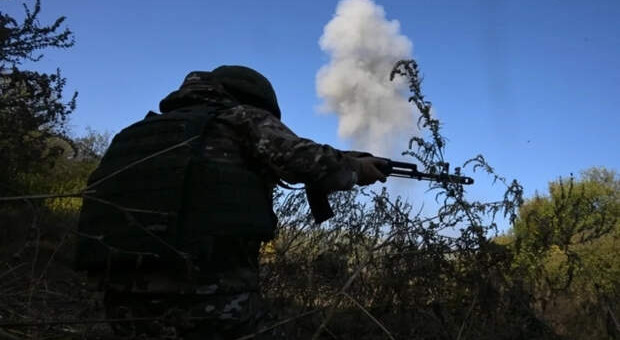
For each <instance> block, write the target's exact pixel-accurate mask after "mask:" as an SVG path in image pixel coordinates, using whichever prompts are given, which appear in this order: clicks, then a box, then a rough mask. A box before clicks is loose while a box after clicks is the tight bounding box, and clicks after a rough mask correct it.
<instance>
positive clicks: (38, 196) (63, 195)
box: [0, 190, 96, 202]
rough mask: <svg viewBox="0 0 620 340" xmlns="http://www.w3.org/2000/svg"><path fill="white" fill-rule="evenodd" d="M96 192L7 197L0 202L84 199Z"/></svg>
mask: <svg viewBox="0 0 620 340" xmlns="http://www.w3.org/2000/svg"><path fill="white" fill-rule="evenodd" d="M95 192H96V191H95V190H85V191H80V192H74V193H69V194H37V195H22V196H7V197H0V202H2V201H23V200H37V199H48V198H65V197H82V196H83V195H84V194H92V193H95Z"/></svg>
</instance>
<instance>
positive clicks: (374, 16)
mask: <svg viewBox="0 0 620 340" xmlns="http://www.w3.org/2000/svg"><path fill="white" fill-rule="evenodd" d="M319 45H320V47H321V49H322V50H323V51H325V52H326V53H327V54H328V55H329V56H330V62H329V64H327V65H325V66H323V67H322V68H321V69H320V70H319V72H318V73H317V76H316V87H317V93H318V95H319V97H321V98H322V99H323V101H324V103H323V107H322V108H321V110H322V111H324V112H333V113H335V114H337V115H338V116H339V126H338V134H339V136H340V137H342V138H345V139H348V140H350V141H351V142H352V146H353V147H354V148H356V149H360V150H366V151H370V152H372V153H375V154H381V155H387V154H393V153H394V152H393V151H395V148H397V147H401V148H400V149H399V151H400V150H402V149H404V146H405V145H406V144H405V143H407V141H408V138H407V139H402V137H411V135H412V134H414V133H415V132H416V131H415V130H414V129H415V124H414V123H413V119H414V117H413V110H414V107H413V106H412V105H411V104H409V103H408V102H407V97H406V91H405V90H406V87H405V84H404V83H403V82H402V81H400V82H397V81H390V79H389V75H390V71H391V70H392V67H393V66H394V64H395V63H396V61H398V60H401V59H411V54H412V43H411V41H410V40H409V39H407V37H405V36H404V35H402V34H400V24H399V22H398V21H397V20H392V21H388V20H387V19H386V18H385V11H384V10H383V7H381V6H378V5H376V4H375V3H373V2H372V1H371V0H342V1H340V3H339V4H338V7H337V9H336V14H335V16H334V17H333V19H332V20H331V21H330V22H329V23H327V25H326V26H325V28H324V30H323V35H322V36H321V38H320V41H319ZM398 142H400V143H398Z"/></svg>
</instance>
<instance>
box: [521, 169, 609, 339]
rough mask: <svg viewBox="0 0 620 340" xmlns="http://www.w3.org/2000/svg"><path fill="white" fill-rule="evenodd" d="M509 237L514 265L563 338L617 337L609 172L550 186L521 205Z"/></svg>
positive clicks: (599, 171)
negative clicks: (568, 335)
mask: <svg viewBox="0 0 620 340" xmlns="http://www.w3.org/2000/svg"><path fill="white" fill-rule="evenodd" d="M513 233H514V236H513V244H512V246H513V247H514V252H515V263H514V266H515V268H516V269H517V270H518V271H519V272H521V273H522V275H523V277H524V278H526V279H527V284H528V285H530V287H531V290H532V292H533V294H534V296H535V299H536V300H537V302H538V306H539V311H540V313H541V314H543V315H544V316H545V317H546V318H547V319H548V320H550V322H551V323H552V324H554V326H555V327H556V328H557V329H558V330H560V331H562V333H565V334H573V336H574V335H575V334H580V335H582V336H581V338H584V339H586V338H590V336H594V335H595V334H596V335H598V336H599V337H605V336H614V335H615V336H618V335H620V334H619V333H620V329H618V324H617V323H616V322H617V320H618V310H617V309H616V307H615V305H614V302H615V301H619V300H620V257H619V256H618V254H620V244H619V243H618V239H619V238H620V177H619V176H618V175H617V174H616V173H615V172H614V171H610V170H607V169H604V168H592V169H589V170H587V171H584V172H583V174H582V175H581V178H579V179H575V178H573V177H570V178H569V180H568V181H565V180H563V179H559V180H557V181H553V182H551V183H550V184H549V193H548V195H545V196H540V195H537V196H536V197H534V198H533V199H531V200H528V201H527V202H526V203H525V204H524V205H523V206H522V207H521V209H520V212H519V218H518V219H517V221H516V223H515V225H514V231H513ZM586 311H587V312H586ZM614 318H615V320H614ZM576 320H579V322H577V321H576ZM607 326H609V327H607ZM596 337H597V336H594V338H596ZM574 338H578V337H577V336H574Z"/></svg>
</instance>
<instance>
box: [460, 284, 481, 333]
mask: <svg viewBox="0 0 620 340" xmlns="http://www.w3.org/2000/svg"><path fill="white" fill-rule="evenodd" d="M477 300H478V295H477V294H476V295H475V296H474V299H473V300H472V301H471V306H469V310H468V311H467V315H466V316H465V319H464V320H463V323H462V324H461V328H460V329H459V334H458V335H457V337H456V340H460V339H461V335H463V330H465V324H466V323H467V319H469V316H470V315H471V312H472V311H473V310H474V306H476V301H477Z"/></svg>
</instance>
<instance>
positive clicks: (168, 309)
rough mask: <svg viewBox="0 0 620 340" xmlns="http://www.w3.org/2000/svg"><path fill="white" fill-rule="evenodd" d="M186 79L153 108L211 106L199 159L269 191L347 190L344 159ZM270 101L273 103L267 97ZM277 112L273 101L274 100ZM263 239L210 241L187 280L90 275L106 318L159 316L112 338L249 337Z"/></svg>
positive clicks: (161, 275) (197, 77) (257, 318)
mask: <svg viewBox="0 0 620 340" xmlns="http://www.w3.org/2000/svg"><path fill="white" fill-rule="evenodd" d="M204 74H205V73H200V72H199V73H190V75H188V77H186V80H185V82H184V84H183V85H182V87H181V88H180V89H179V90H177V91H174V92H173V93H171V94H170V95H168V96H167V97H166V98H165V99H164V100H162V102H161V103H160V110H161V111H162V112H163V113H166V112H170V111H173V110H176V109H179V108H183V107H187V106H192V105H199V104H218V105H223V106H225V109H220V110H217V111H216V112H214V113H211V114H213V115H214V116H213V118H212V119H211V121H210V122H209V124H208V125H207V128H206V131H205V136H206V138H205V140H204V147H203V151H204V157H205V158H206V159H209V160H212V161H216V162H218V163H221V164H235V165H237V166H242V167H244V168H247V169H250V170H251V171H253V172H255V173H257V174H259V176H260V177H261V178H263V179H265V180H266V181H267V183H269V186H270V188H271V189H273V188H274V187H275V185H276V184H277V183H278V181H280V180H284V181H286V182H289V183H306V184H311V183H312V184H316V185H320V184H321V182H325V181H329V182H330V186H332V187H336V188H338V189H341V190H346V189H350V188H351V187H352V186H353V185H354V184H355V180H356V177H355V172H354V169H353V165H352V164H351V163H350V159H349V158H348V157H347V156H346V155H345V153H343V152H341V151H339V150H336V149H334V148H332V147H330V146H328V145H321V144H317V143H315V142H313V141H311V140H308V139H304V138H300V137H298V136H297V135H295V134H294V133H293V132H292V131H291V130H290V129H289V128H288V127H287V126H286V125H284V124H283V123H282V122H281V121H280V119H279V109H277V114H274V112H273V111H274V110H271V111H267V110H265V109H262V108H259V107H256V106H252V105H241V104H238V102H237V101H236V100H235V99H234V98H233V97H232V96H230V95H229V94H228V93H229V92H227V91H226V90H225V89H223V88H222V86H221V85H220V84H216V83H212V82H210V81H207V80H205V79H202V78H201V75H204ZM274 100H275V97H274ZM276 107H277V102H276ZM261 241H265V240H264V239H256V238H254V239H252V238H240V237H226V236H213V237H209V238H207V239H206V240H203V243H202V244H204V245H205V246H204V251H202V250H201V251H200V252H201V253H200V254H196V253H195V254H192V255H193V257H194V260H193V261H192V263H191V266H192V268H191V273H192V276H193V279H192V280H191V282H190V281H187V280H182V279H180V277H179V276H178V275H176V274H175V272H174V271H169V270H167V269H165V268H162V269H161V270H157V269H156V270H152V269H151V270H133V271H120V272H115V271H112V272H110V273H108V275H107V277H105V278H104V277H102V276H101V273H94V275H93V277H94V279H95V281H96V282H97V284H98V285H99V286H100V287H103V289H104V290H105V292H106V293H105V295H106V296H105V305H106V313H107V316H108V317H109V318H114V319H117V318H136V317H138V318H141V317H142V318H143V317H147V318H148V317H159V316H163V318H161V319H158V320H153V321H148V322H146V321H145V322H134V323H118V324H113V327H114V328H115V330H116V332H117V334H118V335H124V336H127V337H135V336H136V335H138V334H148V335H149V336H152V337H157V338H166V337H169V338H175V337H176V338H184V339H194V338H196V339H229V338H236V337H239V336H243V335H246V334H251V333H252V332H253V331H254V330H255V329H256V327H257V324H258V323H259V322H261V320H264V313H265V312H264V310H263V308H261V307H260V304H261V302H260V299H259V292H258V252H259V247H260V242H261Z"/></svg>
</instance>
